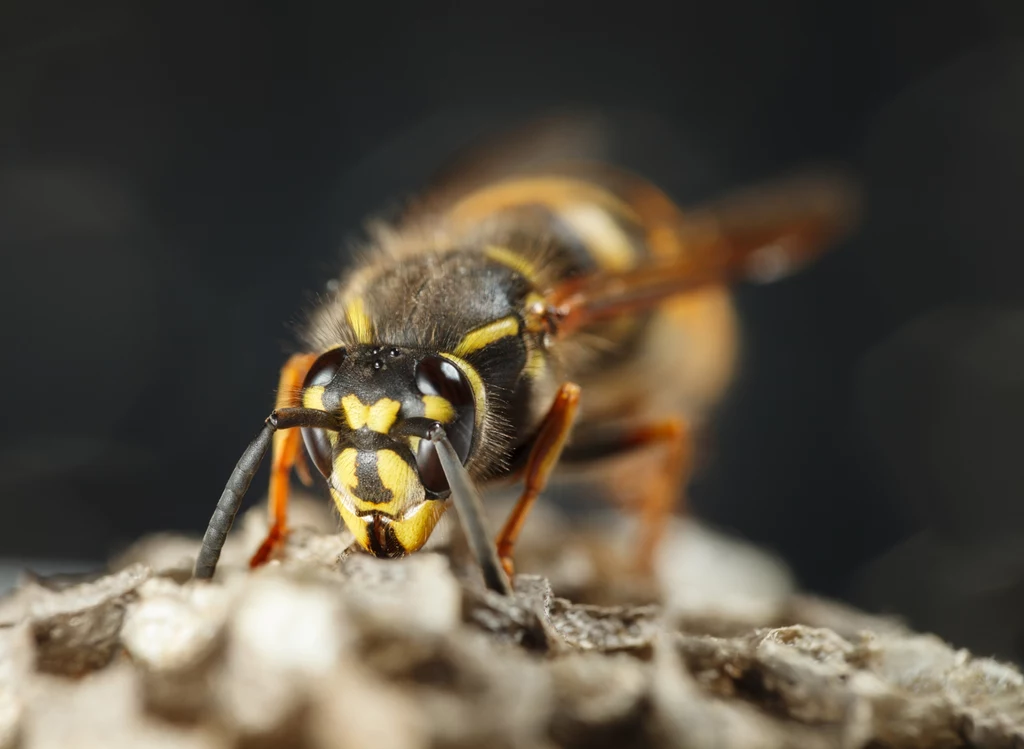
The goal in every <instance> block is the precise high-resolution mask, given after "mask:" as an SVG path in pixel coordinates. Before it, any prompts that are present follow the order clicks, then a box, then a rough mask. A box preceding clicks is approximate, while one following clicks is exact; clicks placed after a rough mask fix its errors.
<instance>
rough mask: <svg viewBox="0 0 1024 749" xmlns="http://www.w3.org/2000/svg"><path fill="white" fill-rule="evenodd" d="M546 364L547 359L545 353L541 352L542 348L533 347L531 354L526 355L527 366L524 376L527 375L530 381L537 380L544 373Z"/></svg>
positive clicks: (524, 369) (524, 368)
mask: <svg viewBox="0 0 1024 749" xmlns="http://www.w3.org/2000/svg"><path fill="white" fill-rule="evenodd" d="M546 363H547V359H546V358H545V356H544V352H543V351H541V349H540V346H537V345H534V346H531V347H530V351H529V353H528V354H527V355H526V366H525V367H523V374H524V375H526V377H527V378H528V379H531V380H536V379H537V378H538V377H540V375H541V373H542V372H543V371H544V366H545V364H546Z"/></svg>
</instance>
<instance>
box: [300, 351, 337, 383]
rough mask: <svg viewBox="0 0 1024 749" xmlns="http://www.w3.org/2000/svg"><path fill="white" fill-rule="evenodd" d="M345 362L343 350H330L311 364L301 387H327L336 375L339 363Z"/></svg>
mask: <svg viewBox="0 0 1024 749" xmlns="http://www.w3.org/2000/svg"><path fill="white" fill-rule="evenodd" d="M343 361H345V349H343V348H332V349H331V350H330V351H326V352H324V353H322V354H320V356H319V357H318V358H317V360H316V361H315V362H313V366H312V367H310V368H309V372H307V373H306V379H305V381H304V382H303V383H302V387H304V388H308V387H312V386H314V385H321V386H323V385H327V384H328V383H329V382H330V381H331V380H333V379H334V375H336V374H338V369H339V368H340V367H341V363H342V362H343Z"/></svg>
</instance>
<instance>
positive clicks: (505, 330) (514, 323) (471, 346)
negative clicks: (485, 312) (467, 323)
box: [454, 317, 519, 356]
mask: <svg viewBox="0 0 1024 749" xmlns="http://www.w3.org/2000/svg"><path fill="white" fill-rule="evenodd" d="M512 335H519V319H518V318H515V317H503V318H501V319H500V320H495V321H494V322H492V323H487V324H486V325H482V326H480V327H479V328H477V329H476V330H471V331H470V332H469V333H467V334H466V335H465V337H464V338H463V339H462V340H461V341H459V345H458V346H456V347H455V351H454V353H455V355H456V356H468V355H469V354H472V353H473V352H475V351H479V350H480V349H482V348H485V347H486V346H490V345H491V344H492V343H494V342H495V341H500V340H501V339H502V338H507V337H508V336H512Z"/></svg>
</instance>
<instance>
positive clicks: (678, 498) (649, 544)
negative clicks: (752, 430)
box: [563, 418, 693, 574]
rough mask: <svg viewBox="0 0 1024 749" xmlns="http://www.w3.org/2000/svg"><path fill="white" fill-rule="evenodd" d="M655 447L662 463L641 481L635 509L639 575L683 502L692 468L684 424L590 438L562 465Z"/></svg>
mask: <svg viewBox="0 0 1024 749" xmlns="http://www.w3.org/2000/svg"><path fill="white" fill-rule="evenodd" d="M657 445H664V446H665V447H666V453H665V456H664V462H663V463H662V468H661V470H660V471H658V472H656V473H653V474H651V475H649V476H645V477H644V479H645V482H646V485H645V486H644V487H643V494H642V495H641V499H640V502H639V506H638V508H637V510H638V513H639V515H640V530H639V537H638V538H637V546H636V556H635V557H634V560H633V561H634V566H635V569H636V571H637V572H639V573H641V574H650V573H651V571H652V570H653V567H654V555H655V553H656V552H657V548H658V544H659V543H661V540H662V537H663V536H664V534H665V525H666V522H667V521H668V519H669V518H670V517H671V516H672V514H673V513H674V512H675V511H676V509H677V508H678V506H679V504H680V503H684V502H685V497H684V492H685V485H686V484H687V483H688V482H689V479H690V474H691V471H692V468H693V440H692V438H691V434H690V430H689V429H688V428H687V426H686V423H685V422H684V421H683V420H682V419H679V418H671V419H665V420H663V421H656V422H653V423H651V424H645V425H643V426H639V427H627V428H623V429H616V430H611V431H609V432H608V433H606V434H604V435H594V436H592V437H591V438H590V439H588V440H587V441H585V442H582V443H580V444H577V445H573V446H572V448H570V449H569V450H567V451H566V454H565V458H564V461H563V462H567V463H568V462H576V461H591V460H595V459H599V458H602V457H612V456H616V455H620V454H623V453H628V452H632V451H634V450H637V449H641V448H647V447H654V446H657ZM630 475H631V476H632V475H635V474H632V473H631V474H630ZM631 483H633V482H632V481H631Z"/></svg>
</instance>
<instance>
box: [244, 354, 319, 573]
mask: <svg viewBox="0 0 1024 749" xmlns="http://www.w3.org/2000/svg"><path fill="white" fill-rule="evenodd" d="M314 361H316V354H295V355H294V356H292V357H291V358H290V359H288V361H287V362H285V365H284V366H283V367H282V368H281V376H280V378H279V380H278V386H277V402H276V404H275V406H274V407H275V408H276V409H282V408H289V407H294V406H298V405H300V404H299V403H298V402H297V399H298V395H299V393H300V391H301V389H302V383H303V382H304V381H305V379H306V374H307V373H308V372H309V368H310V367H311V366H313V362H314ZM301 446H302V434H301V433H300V432H299V430H298V429H289V430H288V431H278V432H275V433H274V441H273V446H272V448H271V458H270V502H269V510H270V529H269V530H268V531H267V537H266V538H265V539H264V540H263V543H262V544H260V547H259V549H257V551H256V553H255V554H253V556H252V559H251V560H250V561H249V566H250V567H259V566H260V565H262V564H265V563H266V561H267V560H268V559H270V556H271V555H272V554H273V553H274V551H276V550H277V548H278V547H279V546H280V545H281V543H282V542H283V541H284V537H285V535H287V533H288V489H289V481H290V478H291V472H292V468H294V467H295V466H296V460H297V458H298V457H299V451H300V449H301ZM304 472H305V473H306V474H307V476H308V470H306V471H304ZM304 481H305V479H304Z"/></svg>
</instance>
